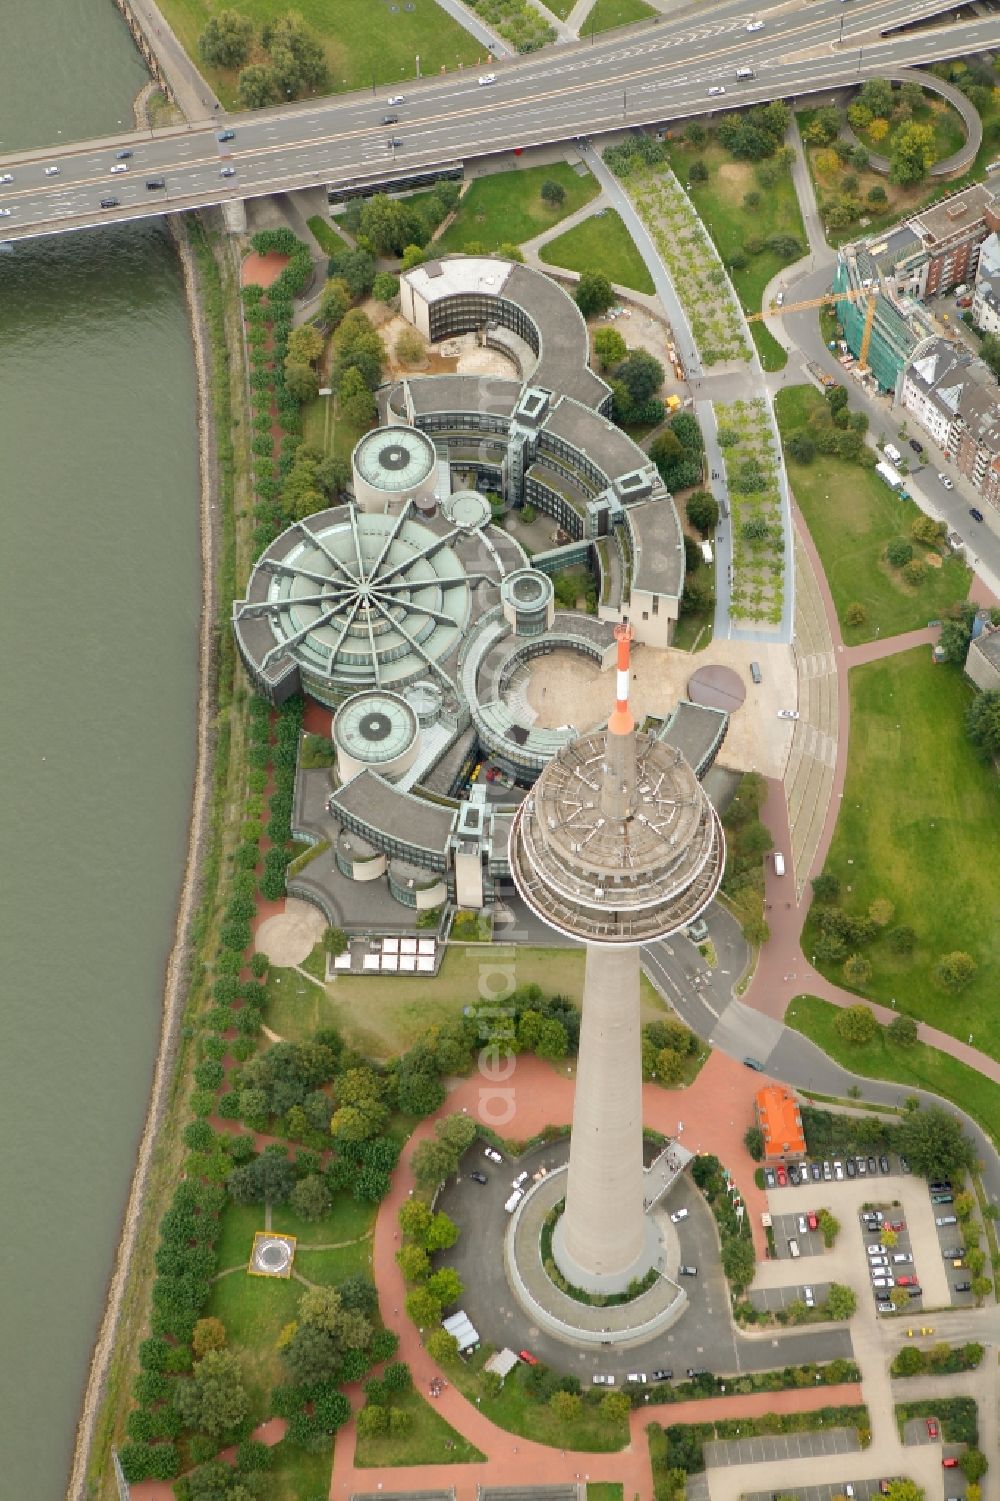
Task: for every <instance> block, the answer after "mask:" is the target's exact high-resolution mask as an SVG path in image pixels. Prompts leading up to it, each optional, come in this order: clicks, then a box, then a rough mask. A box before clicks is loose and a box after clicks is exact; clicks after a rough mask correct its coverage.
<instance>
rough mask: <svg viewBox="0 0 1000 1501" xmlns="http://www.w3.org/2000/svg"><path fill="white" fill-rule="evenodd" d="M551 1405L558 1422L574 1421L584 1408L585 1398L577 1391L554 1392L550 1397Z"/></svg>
mask: <svg viewBox="0 0 1000 1501" xmlns="http://www.w3.org/2000/svg"><path fill="white" fill-rule="evenodd" d="M549 1407H550V1409H551V1411H552V1416H553V1417H554V1418H555V1419H556V1420H557V1422H560V1423H572V1422H574V1421H575V1420H576V1419H577V1418H578V1417H579V1416H580V1413H581V1411H582V1410H583V1398H582V1397H580V1396H577V1394H576V1393H575V1392H564V1391H557V1392H553V1393H552V1395H551V1397H550V1398H549Z"/></svg>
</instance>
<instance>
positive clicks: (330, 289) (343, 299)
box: [319, 276, 351, 328]
mask: <svg viewBox="0 0 1000 1501" xmlns="http://www.w3.org/2000/svg"><path fill="white" fill-rule="evenodd" d="M350 305H351V293H350V290H349V288H348V285H347V283H346V281H345V280H344V278H343V277H342V276H331V277H330V279H329V280H328V281H327V282H325V283H324V285H323V291H322V292H321V293H320V299H319V321H320V322H321V323H323V324H325V326H326V327H327V328H336V327H337V325H338V324H339V323H340V320H341V318H343V316H344V314H345V313H346V312H347V309H348V308H349V307H350Z"/></svg>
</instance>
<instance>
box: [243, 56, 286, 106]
mask: <svg viewBox="0 0 1000 1501" xmlns="http://www.w3.org/2000/svg"><path fill="white" fill-rule="evenodd" d="M239 96H240V103H241V104H244V105H245V106H246V108H247V109H265V108H266V106H267V105H269V104H274V103H275V102H276V100H277V98H278V84H277V80H276V79H275V76H274V73H273V72H272V71H271V69H270V68H266V67H265V66H264V64H263V63H251V64H250V65H249V67H246V68H243V69H242V71H241V72H240V77H239Z"/></svg>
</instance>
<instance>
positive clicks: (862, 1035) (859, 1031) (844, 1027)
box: [833, 1006, 879, 1046]
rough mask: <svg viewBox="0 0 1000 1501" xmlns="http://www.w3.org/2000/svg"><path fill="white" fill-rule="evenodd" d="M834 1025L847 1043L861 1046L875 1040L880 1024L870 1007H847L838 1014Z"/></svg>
mask: <svg viewBox="0 0 1000 1501" xmlns="http://www.w3.org/2000/svg"><path fill="white" fill-rule="evenodd" d="M833 1025H834V1027H835V1028H836V1029H837V1032H838V1034H839V1035H840V1036H841V1037H842V1038H843V1039H844V1041H845V1042H852V1043H857V1044H858V1045H859V1046H860V1045H863V1044H864V1043H867V1042H871V1041H872V1040H873V1039H874V1037H875V1036H876V1034H877V1032H878V1025H879V1024H878V1022H877V1020H876V1019H875V1013H874V1011H872V1009H871V1007H870V1006H847V1007H845V1009H844V1010H843V1011H840V1012H839V1013H838V1015H837V1018H836V1020H835V1022H834V1024H833Z"/></svg>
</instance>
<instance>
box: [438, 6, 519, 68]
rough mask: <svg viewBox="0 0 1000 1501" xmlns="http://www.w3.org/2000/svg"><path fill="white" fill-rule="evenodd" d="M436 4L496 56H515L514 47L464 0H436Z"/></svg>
mask: <svg viewBox="0 0 1000 1501" xmlns="http://www.w3.org/2000/svg"><path fill="white" fill-rule="evenodd" d="M436 4H438V5H440V7H441V9H442V10H443V11H444V12H445V13H446V14H447V15H449V16H451V18H452V20H453V21H457V22H458V24H459V26H461V27H462V29H463V30H464V31H467V32H468V33H469V35H470V36H471V37H474V38H475V40H476V41H477V42H481V43H482V45H483V46H484V47H487V48H488V49H489V51H490V52H492V54H493V56H494V57H513V56H514V49H513V47H511V46H509V45H508V44H507V43H506V42H505V41H504V40H503V39H502V38H501V37H500V36H499V34H498V33H497V32H495V31H494V30H493V28H492V27H490V26H487V25H486V22H485V21H483V20H481V19H480V17H479V16H477V15H476V12H475V11H474V10H471V9H470V8H469V6H467V5H463V4H462V0H436Z"/></svg>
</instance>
